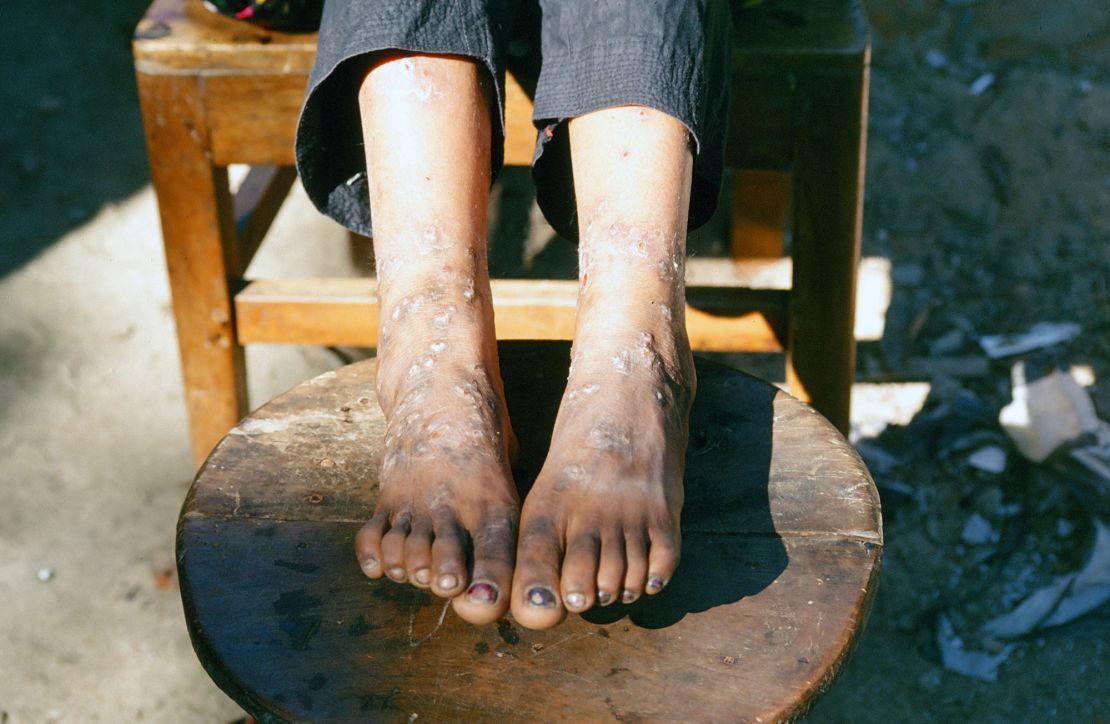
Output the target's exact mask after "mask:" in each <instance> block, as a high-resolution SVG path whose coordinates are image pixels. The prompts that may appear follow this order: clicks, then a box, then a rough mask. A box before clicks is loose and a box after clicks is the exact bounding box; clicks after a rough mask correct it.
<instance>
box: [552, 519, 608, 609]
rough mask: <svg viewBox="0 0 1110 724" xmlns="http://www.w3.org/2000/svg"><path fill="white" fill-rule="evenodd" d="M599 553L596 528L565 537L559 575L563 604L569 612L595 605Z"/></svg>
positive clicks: (599, 544)
mask: <svg viewBox="0 0 1110 724" xmlns="http://www.w3.org/2000/svg"><path fill="white" fill-rule="evenodd" d="M600 553H601V541H600V539H599V538H598V535H597V531H596V530H586V531H582V532H576V533H573V534H571V535H569V536H568V542H567V553H566V555H565V556H564V557H563V575H562V592H563V605H565V606H566V607H567V610H568V611H573V612H574V613H580V612H582V611H585V610H586V609H588V608H590V607H591V606H593V605H594V601H595V600H596V599H595V594H596V589H595V586H596V585H597V566H598V556H599V555H600Z"/></svg>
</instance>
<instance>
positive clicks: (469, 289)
mask: <svg viewBox="0 0 1110 724" xmlns="http://www.w3.org/2000/svg"><path fill="white" fill-rule="evenodd" d="M462 295H463V299H465V300H466V301H468V302H469V301H470V300H471V299H473V298H474V282H467V285H466V286H465V287H463V290H462Z"/></svg>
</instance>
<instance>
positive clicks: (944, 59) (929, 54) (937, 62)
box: [925, 48, 948, 70]
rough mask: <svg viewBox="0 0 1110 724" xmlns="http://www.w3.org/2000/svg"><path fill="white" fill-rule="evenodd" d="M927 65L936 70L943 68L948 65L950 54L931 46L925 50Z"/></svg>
mask: <svg viewBox="0 0 1110 724" xmlns="http://www.w3.org/2000/svg"><path fill="white" fill-rule="evenodd" d="M925 65H927V66H929V67H930V68H932V69H934V70H941V69H942V68H944V67H945V66H947V65H948V56H947V55H945V54H944V53H942V52H941V51H939V50H937V49H936V48H929V49H928V50H927V51H925Z"/></svg>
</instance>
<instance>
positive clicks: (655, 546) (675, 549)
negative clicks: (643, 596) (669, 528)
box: [644, 531, 679, 595]
mask: <svg viewBox="0 0 1110 724" xmlns="http://www.w3.org/2000/svg"><path fill="white" fill-rule="evenodd" d="M678 558H679V544H678V541H677V540H676V539H675V537H674V536H673V535H672V534H670V533H669V532H661V531H656V532H653V533H652V536H651V551H650V552H649V553H648V567H647V582H646V583H645V584H644V592H645V593H647V594H648V595H653V594H656V593H659V592H660V591H662V590H663V588H664V587H665V586H666V585H667V583H669V582H670V580H671V576H672V575H674V571H675V569H676V568H678Z"/></svg>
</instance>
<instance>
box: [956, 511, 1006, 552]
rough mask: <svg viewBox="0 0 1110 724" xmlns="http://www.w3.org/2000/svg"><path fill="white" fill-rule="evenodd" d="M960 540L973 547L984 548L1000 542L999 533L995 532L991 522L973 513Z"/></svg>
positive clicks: (965, 524) (961, 533)
mask: <svg viewBox="0 0 1110 724" xmlns="http://www.w3.org/2000/svg"><path fill="white" fill-rule="evenodd" d="M960 540H962V541H963V542H964V543H967V544H968V545H971V546H982V545H987V544H988V543H996V542H998V533H997V532H995V530H994V528H993V527H992V526H991V523H990V521H989V520H987V519H986V518H984V517H983V516H981V515H979V514H978V513H972V514H971V515H970V516H968V519H967V521H966V522H965V523H964V528H963V530H962V531H961V532H960Z"/></svg>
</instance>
